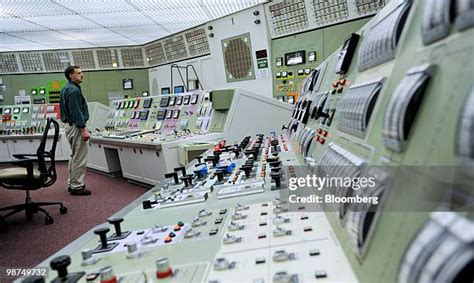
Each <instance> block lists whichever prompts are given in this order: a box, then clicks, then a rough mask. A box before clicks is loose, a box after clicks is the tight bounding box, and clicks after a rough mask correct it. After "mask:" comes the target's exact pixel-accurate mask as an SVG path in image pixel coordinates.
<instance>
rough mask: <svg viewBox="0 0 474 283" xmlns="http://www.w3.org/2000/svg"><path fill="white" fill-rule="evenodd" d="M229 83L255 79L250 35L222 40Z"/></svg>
mask: <svg viewBox="0 0 474 283" xmlns="http://www.w3.org/2000/svg"><path fill="white" fill-rule="evenodd" d="M222 54H223V56H224V65H225V72H226V79H227V82H228V83H230V82H236V81H243V80H252V79H255V71H254V66H253V59H252V58H253V56H252V43H251V41H250V33H246V34H243V35H239V36H235V37H231V38H226V39H224V40H222Z"/></svg>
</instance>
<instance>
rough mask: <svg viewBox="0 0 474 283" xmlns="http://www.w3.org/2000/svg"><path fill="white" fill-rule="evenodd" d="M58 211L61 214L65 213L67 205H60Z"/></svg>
mask: <svg viewBox="0 0 474 283" xmlns="http://www.w3.org/2000/svg"><path fill="white" fill-rule="evenodd" d="M59 213H61V214H66V213H67V207H65V206H61V207H60V208H59Z"/></svg>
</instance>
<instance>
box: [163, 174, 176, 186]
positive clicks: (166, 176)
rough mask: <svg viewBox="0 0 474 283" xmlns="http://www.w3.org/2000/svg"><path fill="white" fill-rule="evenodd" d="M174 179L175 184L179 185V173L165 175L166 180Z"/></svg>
mask: <svg viewBox="0 0 474 283" xmlns="http://www.w3.org/2000/svg"><path fill="white" fill-rule="evenodd" d="M171 177H173V179H174V183H175V184H176V185H177V184H179V179H178V173H176V172H173V173H166V174H165V179H168V178H171Z"/></svg>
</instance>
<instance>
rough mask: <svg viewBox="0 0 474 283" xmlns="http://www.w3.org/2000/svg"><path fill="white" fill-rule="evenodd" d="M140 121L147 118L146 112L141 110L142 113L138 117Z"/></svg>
mask: <svg viewBox="0 0 474 283" xmlns="http://www.w3.org/2000/svg"><path fill="white" fill-rule="evenodd" d="M139 118H140V120H142V121H144V120H146V119H147V118H148V110H143V111H140V116H139Z"/></svg>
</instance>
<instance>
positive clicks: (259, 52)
mask: <svg viewBox="0 0 474 283" xmlns="http://www.w3.org/2000/svg"><path fill="white" fill-rule="evenodd" d="M255 56H256V57H257V59H262V58H267V57H268V54H267V49H262V50H257V51H255Z"/></svg>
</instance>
